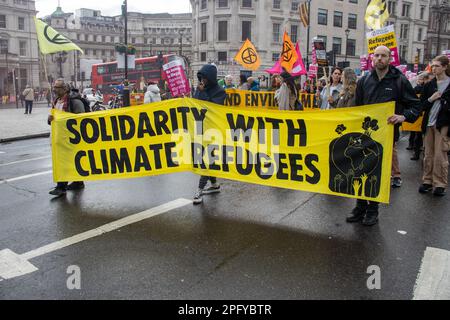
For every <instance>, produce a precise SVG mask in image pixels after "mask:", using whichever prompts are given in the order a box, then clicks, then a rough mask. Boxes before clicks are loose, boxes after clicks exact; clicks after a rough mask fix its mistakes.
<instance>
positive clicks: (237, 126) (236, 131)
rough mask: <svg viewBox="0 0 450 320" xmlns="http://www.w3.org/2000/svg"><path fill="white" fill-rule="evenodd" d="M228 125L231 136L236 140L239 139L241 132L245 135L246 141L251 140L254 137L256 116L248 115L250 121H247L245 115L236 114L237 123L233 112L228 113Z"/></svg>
mask: <svg viewBox="0 0 450 320" xmlns="http://www.w3.org/2000/svg"><path fill="white" fill-rule="evenodd" d="M227 120H228V125H229V127H230V129H231V130H230V133H231V138H232V139H233V141H234V142H237V141H239V139H240V137H241V133H242V135H243V136H244V141H245V142H250V139H251V137H252V130H251V129H252V128H253V125H254V123H255V118H253V117H248V123H247V124H246V123H245V116H243V115H241V114H238V115H237V116H236V123H234V117H233V114H232V113H227Z"/></svg>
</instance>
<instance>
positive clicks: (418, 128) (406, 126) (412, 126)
mask: <svg viewBox="0 0 450 320" xmlns="http://www.w3.org/2000/svg"><path fill="white" fill-rule="evenodd" d="M422 121H423V115H422V116H420V117H419V119H417V120H416V122H414V123H408V122H403V123H402V130H403V131H415V132H422Z"/></svg>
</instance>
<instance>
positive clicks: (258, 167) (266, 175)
mask: <svg viewBox="0 0 450 320" xmlns="http://www.w3.org/2000/svg"><path fill="white" fill-rule="evenodd" d="M263 159H264V160H265V161H263ZM263 162H264V163H263ZM263 168H265V169H268V170H267V171H265V172H263ZM255 171H256V174H257V175H258V177H260V178H261V179H263V180H267V179H270V178H271V177H272V176H273V174H274V172H275V169H274V165H273V163H272V159H271V158H270V157H269V156H268V155H267V154H265V153H261V152H258V153H257V154H256V164H255Z"/></svg>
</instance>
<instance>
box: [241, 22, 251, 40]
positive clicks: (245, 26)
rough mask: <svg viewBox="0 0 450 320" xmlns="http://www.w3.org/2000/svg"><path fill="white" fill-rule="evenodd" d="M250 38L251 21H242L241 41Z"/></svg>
mask: <svg viewBox="0 0 450 320" xmlns="http://www.w3.org/2000/svg"><path fill="white" fill-rule="evenodd" d="M247 39H248V40H252V22H251V21H242V41H245V40H247Z"/></svg>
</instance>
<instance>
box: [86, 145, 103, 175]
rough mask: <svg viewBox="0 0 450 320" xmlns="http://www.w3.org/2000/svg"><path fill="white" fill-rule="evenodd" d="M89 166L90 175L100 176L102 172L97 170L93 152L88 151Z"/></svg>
mask: <svg viewBox="0 0 450 320" xmlns="http://www.w3.org/2000/svg"><path fill="white" fill-rule="evenodd" d="M88 158H89V165H90V166H91V174H102V170H100V169H99V168H97V164H96V163H95V155H94V151H92V150H89V151H88Z"/></svg>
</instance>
